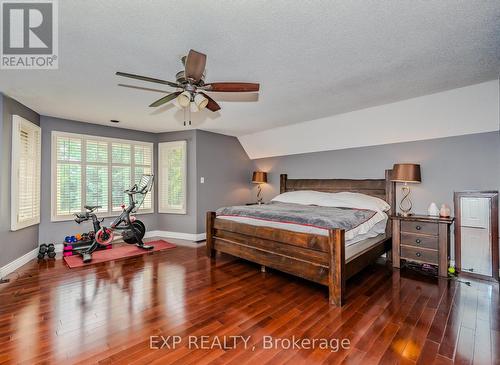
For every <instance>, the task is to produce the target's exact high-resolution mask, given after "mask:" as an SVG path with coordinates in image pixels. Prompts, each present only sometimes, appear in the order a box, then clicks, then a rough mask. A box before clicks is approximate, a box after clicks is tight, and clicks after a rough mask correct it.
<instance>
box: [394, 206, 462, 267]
mask: <svg viewBox="0 0 500 365" xmlns="http://www.w3.org/2000/svg"><path fill="white" fill-rule="evenodd" d="M391 218H392V222H393V223H392V266H393V267H396V268H399V267H400V265H401V262H400V261H401V260H402V259H403V260H408V261H413V262H418V263H423V264H431V265H436V266H438V272H439V276H445V277H446V276H448V264H449V252H450V226H451V225H452V224H453V221H454V218H453V217H449V218H441V217H432V216H427V215H412V216H409V217H403V216H400V215H395V216H392V217H391Z"/></svg>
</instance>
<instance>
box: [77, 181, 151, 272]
mask: <svg viewBox="0 0 500 365" xmlns="http://www.w3.org/2000/svg"><path fill="white" fill-rule="evenodd" d="M153 181H154V175H142V177H141V180H140V182H139V184H134V185H133V186H132V187H131V188H130V189H127V190H125V191H124V193H125V194H127V195H128V200H129V205H128V207H125V205H122V209H123V211H122V213H121V214H120V215H119V216H118V217H116V219H115V220H114V221H113V222H112V223H111V225H110V227H104V226H101V223H102V222H103V221H104V218H103V219H99V218H97V215H96V214H95V213H94V212H95V211H96V210H97V209H99V208H101V206H99V205H92V206H90V205H85V209H86V211H85V212H82V213H75V222H76V223H78V224H80V223H82V222H86V221H89V220H92V225H93V227H94V232H95V238H94V240H93V242H92V244H91V245H90V246H89V247H88V248H86V249H84V250H82V251H81V252H80V255H81V256H82V260H83V262H85V263H88V262H90V261H92V253H93V252H94V251H95V250H97V249H98V248H99V247H102V246H107V245H109V244H110V243H111V242H112V241H113V239H114V235H115V231H121V238H122V239H123V241H125V243H128V244H135V245H136V246H137V247H139V248H142V249H144V250H151V249H153V248H154V247H153V246H148V245H146V244H144V242H143V241H142V239H143V238H144V235H145V234H146V226H145V225H144V223H142V222H141V221H140V220H138V219H136V217H135V216H133V215H131V214H133V213H135V212H137V210H138V209H139V208H140V206H141V205H142V203H143V202H144V199H145V198H146V195H147V193H149V192H150V191H151V189H152V187H153Z"/></svg>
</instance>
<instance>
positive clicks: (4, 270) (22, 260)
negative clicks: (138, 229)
mask: <svg viewBox="0 0 500 365" xmlns="http://www.w3.org/2000/svg"><path fill="white" fill-rule="evenodd" d="M145 237H146V238H150V237H162V238H176V239H180V240H186V241H192V244H189V246H196V245H197V244H198V242H200V241H204V240H205V238H206V234H205V233H182V232H170V231H149V232H147V233H146V235H145ZM55 249H56V250H55V251H56V252H62V251H63V244H62V243H58V244H56V245H55ZM37 255H38V247H37V248H35V249H33V250H31V251H30V252H28V253H26V254H24V255H23V256H21V257H19V258H17V259H15V260H14V261H12V262H10V263H8V264H7V265H5V266H3V267H1V268H0V278H3V277H5V276H7V275H9V274H10V273H12V272H14V271H16V270H17V269H19V268H20V267H21V266H23V265H24V264H27V263H28V262H30V261H31V260H33V259H36V257H37Z"/></svg>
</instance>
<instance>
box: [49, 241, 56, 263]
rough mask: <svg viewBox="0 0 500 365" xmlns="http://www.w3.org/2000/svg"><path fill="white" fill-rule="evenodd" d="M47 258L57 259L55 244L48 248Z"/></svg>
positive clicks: (50, 244)
mask: <svg viewBox="0 0 500 365" xmlns="http://www.w3.org/2000/svg"><path fill="white" fill-rule="evenodd" d="M47 256H48V257H49V258H50V259H53V258H54V257H56V248H55V246H54V244H53V243H49V246H48V248H47Z"/></svg>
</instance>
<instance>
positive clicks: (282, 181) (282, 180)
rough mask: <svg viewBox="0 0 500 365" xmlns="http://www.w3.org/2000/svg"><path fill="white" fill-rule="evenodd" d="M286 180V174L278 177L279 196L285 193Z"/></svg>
mask: <svg viewBox="0 0 500 365" xmlns="http://www.w3.org/2000/svg"><path fill="white" fill-rule="evenodd" d="M287 178H288V175H287V174H281V175H280V194H283V193H284V192H286V179H287Z"/></svg>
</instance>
